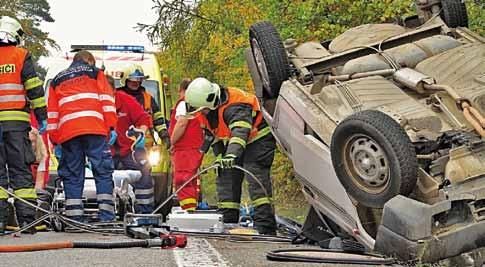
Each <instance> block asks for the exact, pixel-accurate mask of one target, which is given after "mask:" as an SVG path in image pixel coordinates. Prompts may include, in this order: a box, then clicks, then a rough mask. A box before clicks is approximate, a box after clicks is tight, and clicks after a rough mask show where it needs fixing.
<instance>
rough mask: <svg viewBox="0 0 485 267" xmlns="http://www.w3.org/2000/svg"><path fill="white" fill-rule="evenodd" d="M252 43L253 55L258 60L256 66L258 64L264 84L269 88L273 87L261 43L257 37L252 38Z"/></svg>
mask: <svg viewBox="0 0 485 267" xmlns="http://www.w3.org/2000/svg"><path fill="white" fill-rule="evenodd" d="M251 45H252V47H253V55H254V60H255V61H256V66H258V71H259V75H260V76H261V81H262V82H263V86H264V87H265V88H267V89H269V88H271V87H270V86H269V85H270V82H269V74H268V68H267V67H266V63H265V62H264V57H263V52H262V50H261V47H260V46H259V43H258V41H257V40H256V39H252V40H251Z"/></svg>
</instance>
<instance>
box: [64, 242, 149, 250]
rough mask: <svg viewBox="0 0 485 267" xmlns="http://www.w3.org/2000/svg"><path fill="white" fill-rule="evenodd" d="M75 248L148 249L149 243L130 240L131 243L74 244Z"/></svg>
mask: <svg viewBox="0 0 485 267" xmlns="http://www.w3.org/2000/svg"><path fill="white" fill-rule="evenodd" d="M72 244H73V248H98V249H113V248H139V247H142V248H146V247H148V245H149V243H148V240H130V241H116V242H82V241H74V242H72Z"/></svg>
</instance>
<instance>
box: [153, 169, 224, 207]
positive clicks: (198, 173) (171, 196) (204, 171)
mask: <svg viewBox="0 0 485 267" xmlns="http://www.w3.org/2000/svg"><path fill="white" fill-rule="evenodd" d="M217 167H219V165H218V164H212V165H211V166H209V167H207V168H205V169H203V170H201V171H199V172H197V173H196V174H194V175H192V176H191V177H190V178H189V179H188V180H187V181H186V182H185V183H183V184H182V185H181V186H180V187H179V188H177V190H175V192H173V193H172V194H171V195H170V196H168V197H167V198H166V199H165V200H164V201H163V202H162V203H161V204H160V205H158V207H157V208H155V209H154V210H153V212H152V213H151V214H155V213H157V212H158V211H159V210H160V209H161V208H163V206H165V205H166V204H167V203H168V202H169V201H170V200H171V199H172V198H173V197H174V196H176V195H177V194H178V193H179V192H180V191H181V190H182V189H183V188H184V187H185V186H187V185H188V184H189V183H190V182H192V181H193V180H194V179H195V178H196V177H198V176H199V175H201V174H203V173H206V172H208V171H209V170H212V169H214V168H217Z"/></svg>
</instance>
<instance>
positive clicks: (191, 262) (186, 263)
mask: <svg viewBox="0 0 485 267" xmlns="http://www.w3.org/2000/svg"><path fill="white" fill-rule="evenodd" d="M173 256H174V258H175V262H176V263H177V266H178V267H204V266H214V267H215V266H217V267H228V266H230V265H229V264H228V263H227V262H226V261H225V260H224V259H223V257H222V255H221V254H220V253H219V252H217V250H216V249H215V248H214V247H213V246H212V245H211V244H210V243H209V241H207V240H206V239H202V238H190V239H189V240H188V243H187V247H185V248H182V249H180V248H177V249H174V250H173Z"/></svg>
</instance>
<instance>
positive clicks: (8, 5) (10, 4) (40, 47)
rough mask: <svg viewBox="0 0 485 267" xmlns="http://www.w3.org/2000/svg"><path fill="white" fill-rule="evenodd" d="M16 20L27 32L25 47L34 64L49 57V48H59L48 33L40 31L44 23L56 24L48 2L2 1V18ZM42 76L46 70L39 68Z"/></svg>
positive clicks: (43, 0)
mask: <svg viewBox="0 0 485 267" xmlns="http://www.w3.org/2000/svg"><path fill="white" fill-rule="evenodd" d="M3 15H6V16H10V17H13V18H16V19H18V20H19V21H20V23H21V24H22V27H23V29H24V32H25V36H24V40H25V46H26V48H27V49H28V50H29V51H30V53H31V54H32V58H33V60H34V62H37V61H38V59H39V58H40V57H41V56H48V55H49V51H48V47H52V48H56V49H57V48H58V46H57V44H56V42H55V41H54V40H52V39H50V38H49V36H48V33H47V32H44V31H42V30H41V29H40V25H41V23H42V22H54V19H53V18H52V16H51V15H50V5H49V3H48V2H47V1H46V0H0V16H3ZM37 70H38V71H39V72H40V74H41V76H44V75H45V70H43V69H42V68H40V66H37Z"/></svg>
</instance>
